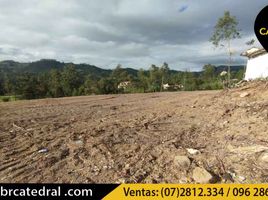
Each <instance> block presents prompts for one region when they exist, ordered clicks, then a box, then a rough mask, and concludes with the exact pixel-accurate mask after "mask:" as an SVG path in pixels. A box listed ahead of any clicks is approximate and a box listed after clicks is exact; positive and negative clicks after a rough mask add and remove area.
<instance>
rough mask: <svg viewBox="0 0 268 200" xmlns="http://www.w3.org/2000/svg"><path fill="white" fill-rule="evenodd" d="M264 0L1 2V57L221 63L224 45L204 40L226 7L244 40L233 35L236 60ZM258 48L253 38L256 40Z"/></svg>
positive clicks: (144, 64)
mask: <svg viewBox="0 0 268 200" xmlns="http://www.w3.org/2000/svg"><path fill="white" fill-rule="evenodd" d="M267 4H268V3H267V0H255V1H253V0H217V1H216V0H202V1H201V0H135V1H134V0H42V1H41V0H0V60H7V59H12V60H16V61H22V62H28V61H36V60H38V59H41V58H52V59H57V60H59V61H65V62H74V63H88V64H94V65H96V66H99V67H103V68H114V67H115V66H116V65H117V64H118V63H121V64H122V65H123V66H124V67H132V68H148V67H149V66H150V65H151V64H156V65H161V64H162V63H163V62H167V63H168V64H169V66H170V68H172V69H177V70H186V69H187V70H191V71H194V70H200V69H201V68H202V66H203V65H204V64H206V63H212V64H216V65H217V64H226V52H225V49H223V48H222V49H215V48H214V47H213V45H212V44H211V43H210V42H209V41H208V40H209V38H210V36H211V34H212V32H213V27H214V25H215V24H216V22H217V19H218V18H219V17H221V16H222V15H223V13H224V11H225V10H229V11H230V12H231V14H232V15H235V16H236V17H237V19H238V21H239V28H240V29H241V30H242V32H241V33H242V36H243V37H242V38H241V39H239V40H236V41H233V52H234V53H235V57H234V61H233V62H234V63H236V64H245V62H246V59H244V58H241V57H240V56H239V54H240V53H241V52H242V51H243V50H245V49H246V48H248V47H247V46H246V45H245V42H247V41H249V40H250V39H252V38H255V35H254V29H253V27H254V21H255V18H256V15H257V14H258V13H259V11H260V10H261V9H262V8H264V7H265V6H266V5H267ZM255 45H256V46H258V45H259V44H258V43H256V44H255Z"/></svg>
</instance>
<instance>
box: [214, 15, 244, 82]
mask: <svg viewBox="0 0 268 200" xmlns="http://www.w3.org/2000/svg"><path fill="white" fill-rule="evenodd" d="M237 25H238V22H237V19H236V17H235V16H231V15H230V12H229V11H225V12H224V16H223V17H220V18H219V19H218V22H217V24H216V26H215V27H214V33H213V35H212V37H211V38H210V41H211V42H212V43H213V45H214V46H216V47H218V46H219V45H221V46H224V47H226V48H227V52H228V55H229V62H228V86H230V68H231V62H232V51H231V40H233V39H236V38H240V31H239V30H238V29H237Z"/></svg>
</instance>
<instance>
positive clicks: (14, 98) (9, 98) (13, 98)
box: [0, 95, 22, 102]
mask: <svg viewBox="0 0 268 200" xmlns="http://www.w3.org/2000/svg"><path fill="white" fill-rule="evenodd" d="M20 99H22V98H21V96H14V95H13V96H0V101H2V102H9V101H17V100H20Z"/></svg>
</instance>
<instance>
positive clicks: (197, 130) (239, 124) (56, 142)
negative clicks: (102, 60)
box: [0, 82, 268, 183]
mask: <svg viewBox="0 0 268 200" xmlns="http://www.w3.org/2000/svg"><path fill="white" fill-rule="evenodd" d="M267 128H268V83H266V82H254V83H247V84H246V85H244V86H243V87H240V88H236V89H232V90H225V91H197V92H173V93H169V92H164V93H151V94H124V95H100V96H85V97H71V98H59V99H42V100H31V101H17V102H7V103H0V182H8V183H17V182H24V183H25V182H31V183H52V182H53V183H56V182H57V183H115V182H116V183H121V182H126V183H192V182H211V183H213V182H218V183H221V182H236V183H256V182H258V183H261V182H268V173H267V172H268V137H267V135H268V129H267ZM197 168H198V170H197ZM200 170H201V172H200ZM202 170H203V171H202ZM194 171H195V172H194Z"/></svg>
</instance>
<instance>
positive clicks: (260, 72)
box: [245, 54, 268, 80]
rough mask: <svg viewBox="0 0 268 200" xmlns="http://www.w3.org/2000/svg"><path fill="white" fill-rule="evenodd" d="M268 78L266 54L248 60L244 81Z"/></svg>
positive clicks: (267, 57)
mask: <svg viewBox="0 0 268 200" xmlns="http://www.w3.org/2000/svg"><path fill="white" fill-rule="evenodd" d="M266 77H268V54H264V55H261V56H258V57H256V58H251V59H249V60H248V63H247V69H246V75H245V80H253V79H256V78H266Z"/></svg>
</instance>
